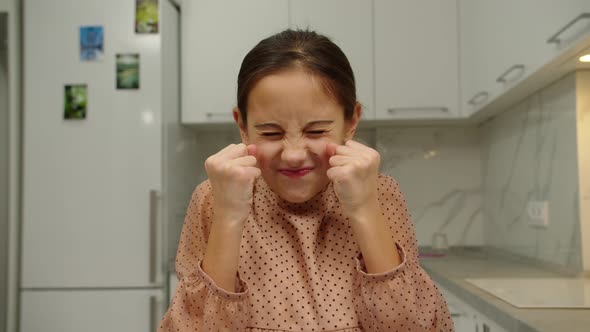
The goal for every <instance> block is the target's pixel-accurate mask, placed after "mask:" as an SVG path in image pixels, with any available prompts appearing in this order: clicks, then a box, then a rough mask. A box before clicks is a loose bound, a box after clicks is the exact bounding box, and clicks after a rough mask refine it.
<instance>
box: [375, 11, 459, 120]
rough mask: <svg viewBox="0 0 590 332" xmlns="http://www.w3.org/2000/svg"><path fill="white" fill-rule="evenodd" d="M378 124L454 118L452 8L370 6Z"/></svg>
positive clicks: (454, 26) (456, 87)
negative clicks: (372, 14)
mask: <svg viewBox="0 0 590 332" xmlns="http://www.w3.org/2000/svg"><path fill="white" fill-rule="evenodd" d="M374 24H375V91H376V98H375V105H376V116H377V118H378V119H425V118H449V117H455V116H458V115H459V112H458V98H459V81H458V75H459V74H458V44H457V43H458V33H457V2H456V1H455V0H451V1H428V0H399V1H390V0H375V9H374Z"/></svg>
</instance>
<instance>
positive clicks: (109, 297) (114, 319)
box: [20, 290, 165, 332]
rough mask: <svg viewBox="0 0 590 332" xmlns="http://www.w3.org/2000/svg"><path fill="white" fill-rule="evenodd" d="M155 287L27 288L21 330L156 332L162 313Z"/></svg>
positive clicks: (32, 331) (161, 302) (162, 308)
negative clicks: (107, 289) (146, 288)
mask: <svg viewBox="0 0 590 332" xmlns="http://www.w3.org/2000/svg"><path fill="white" fill-rule="evenodd" d="M164 305H165V304H164V296H163V294H162V293H161V292H160V291H155V290H132V291H130V290H125V291H121V290H111V291H105V290H100V291H26V292H22V294H21V310H20V331H21V332H39V331H43V332H80V331H84V332H105V331H109V332H146V331H150V332H155V331H156V328H157V325H158V323H159V322H160V320H161V319H162V317H163V314H164V308H165V306H164Z"/></svg>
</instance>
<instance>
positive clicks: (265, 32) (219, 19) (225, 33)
mask: <svg viewBox="0 0 590 332" xmlns="http://www.w3.org/2000/svg"><path fill="white" fill-rule="evenodd" d="M287 1H288V0H249V1H240V0H233V1H216V0H192V1H183V3H182V20H181V21H182V22H181V36H182V37H181V39H182V46H181V54H182V122H183V123H208V122H217V123H220V122H221V123H223V122H232V121H233V118H232V108H233V107H235V106H236V105H237V97H236V91H237V79H238V72H239V69H240V65H241V64H242V60H243V59H244V56H245V55H246V54H247V53H248V51H250V50H251V49H252V48H253V47H254V46H255V45H256V44H257V43H258V42H259V41H260V40H262V39H264V38H265V37H268V36H270V35H272V34H274V33H277V32H280V31H282V30H284V29H286V28H287V27H288V24H289V22H288V21H289V17H288V2H287Z"/></svg>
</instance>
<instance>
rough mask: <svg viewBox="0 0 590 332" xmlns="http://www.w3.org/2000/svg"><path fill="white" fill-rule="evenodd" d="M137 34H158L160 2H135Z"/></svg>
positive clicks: (138, 0)
mask: <svg viewBox="0 0 590 332" xmlns="http://www.w3.org/2000/svg"><path fill="white" fill-rule="evenodd" d="M135 32H136V33H158V0H135Z"/></svg>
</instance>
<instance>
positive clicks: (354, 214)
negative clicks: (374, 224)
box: [347, 198, 382, 224]
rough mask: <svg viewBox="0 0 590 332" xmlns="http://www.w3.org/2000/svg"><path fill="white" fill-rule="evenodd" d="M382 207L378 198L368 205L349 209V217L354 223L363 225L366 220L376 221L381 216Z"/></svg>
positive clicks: (371, 200) (369, 201)
mask: <svg viewBox="0 0 590 332" xmlns="http://www.w3.org/2000/svg"><path fill="white" fill-rule="evenodd" d="M381 214H382V213H381V205H380V204H379V201H378V200H377V198H374V199H370V200H368V201H367V202H366V203H364V204H361V205H358V206H355V207H353V208H352V209H348V211H347V216H348V219H349V220H350V221H351V222H352V223H355V224H357V223H362V222H363V221H365V220H369V221H370V220H374V219H376V218H379V217H380V216H381Z"/></svg>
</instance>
